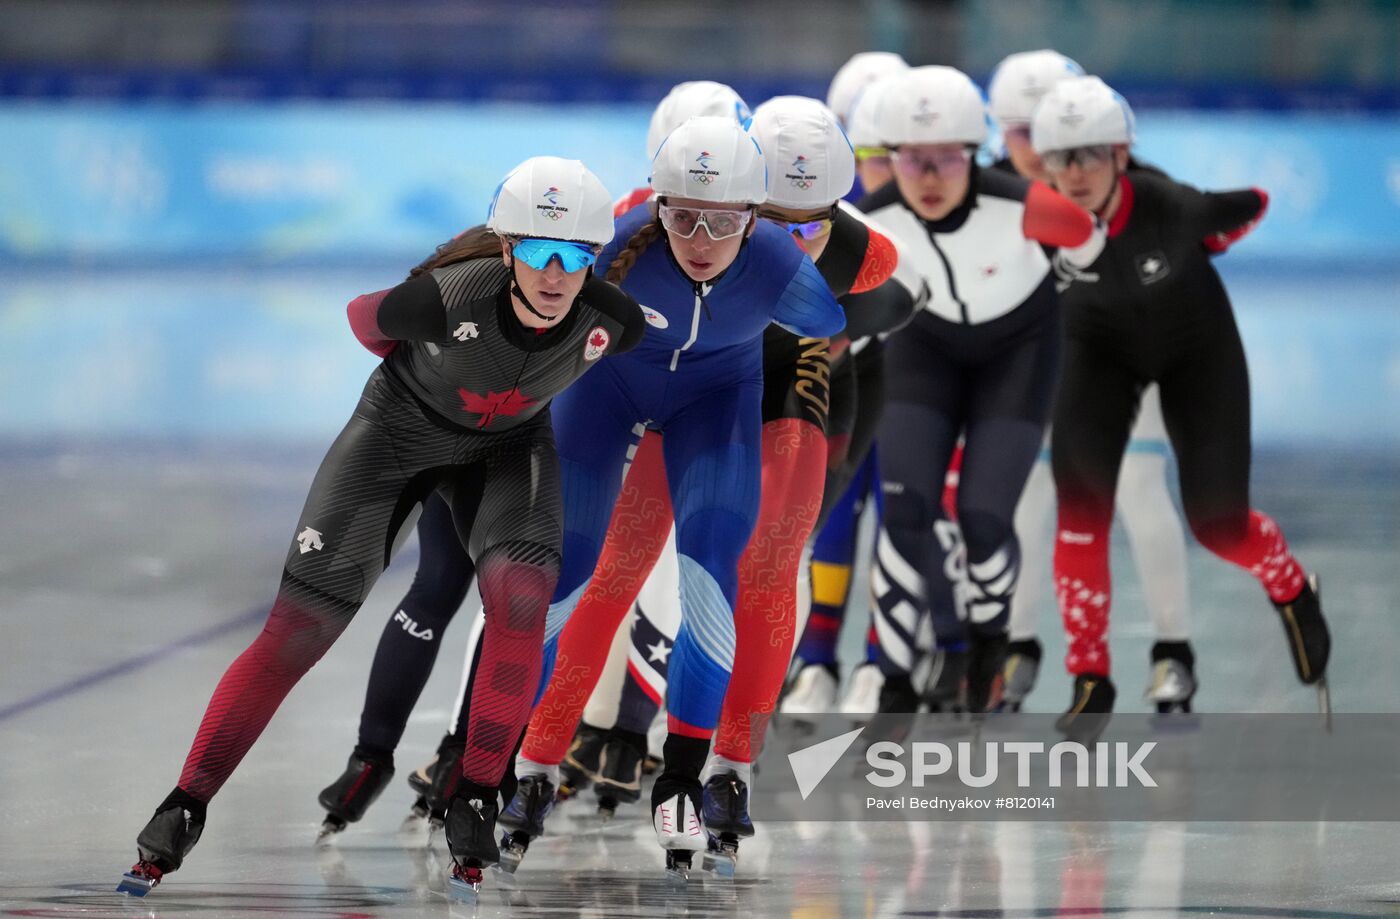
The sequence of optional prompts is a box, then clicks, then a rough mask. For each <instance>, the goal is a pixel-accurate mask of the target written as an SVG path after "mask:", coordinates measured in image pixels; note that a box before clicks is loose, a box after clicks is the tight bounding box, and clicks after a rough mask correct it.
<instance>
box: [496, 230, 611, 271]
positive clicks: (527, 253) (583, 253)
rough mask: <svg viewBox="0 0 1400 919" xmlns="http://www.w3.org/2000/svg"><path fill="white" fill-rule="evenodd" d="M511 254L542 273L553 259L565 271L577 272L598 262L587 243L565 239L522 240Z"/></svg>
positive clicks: (596, 254)
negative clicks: (556, 260) (557, 261)
mask: <svg viewBox="0 0 1400 919" xmlns="http://www.w3.org/2000/svg"><path fill="white" fill-rule="evenodd" d="M510 252H511V254H512V255H514V256H515V257H516V258H518V259H520V260H521V261H522V262H524V263H525V264H527V265H529V266H530V267H531V268H533V269H535V270H536V271H544V270H545V269H546V268H548V267H549V263H550V261H551V260H553V259H558V260H559V265H560V267H562V268H563V269H564V270H565V271H570V272H573V271H578V270H580V269H582V268H587V267H588V266H589V265H592V264H593V263H594V262H596V261H598V253H597V251H596V250H595V249H594V248H593V246H591V245H589V244H588V243H579V242H571V241H569V240H566V239H536V238H533V237H530V238H526V239H522V240H520V241H519V242H517V243H516V244H515V245H514V246H513V247H511V250H510Z"/></svg>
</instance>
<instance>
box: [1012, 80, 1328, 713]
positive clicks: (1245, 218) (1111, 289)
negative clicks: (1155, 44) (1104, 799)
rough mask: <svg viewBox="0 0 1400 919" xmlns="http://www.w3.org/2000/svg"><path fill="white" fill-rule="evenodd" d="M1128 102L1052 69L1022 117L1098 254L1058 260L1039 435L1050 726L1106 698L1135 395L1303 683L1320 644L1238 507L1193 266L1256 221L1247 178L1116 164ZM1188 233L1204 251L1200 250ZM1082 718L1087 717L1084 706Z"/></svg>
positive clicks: (1097, 709) (1207, 308)
mask: <svg viewBox="0 0 1400 919" xmlns="http://www.w3.org/2000/svg"><path fill="white" fill-rule="evenodd" d="M1133 134H1134V124H1133V116H1132V111H1131V109H1130V108H1129V107H1128V104H1127V103H1126V102H1125V101H1124V100H1123V98H1122V97H1121V96H1120V95H1118V94H1117V93H1115V92H1114V91H1113V90H1111V89H1110V88H1109V87H1108V86H1106V85H1105V84H1104V83H1103V81H1101V80H1099V79H1098V78H1097V77H1077V78H1075V79H1072V80H1065V81H1062V82H1060V83H1058V84H1056V86H1055V87H1054V88H1053V89H1052V90H1051V91H1050V92H1049V93H1048V94H1047V95H1046V97H1045V98H1044V99H1043V100H1042V101H1041V103H1040V106H1039V107H1038V108H1037V109H1036V111H1035V115H1034V118H1033V121H1032V142H1033V143H1034V145H1035V148H1036V152H1038V153H1039V154H1040V155H1041V157H1042V158H1043V159H1044V161H1045V165H1046V167H1047V169H1048V170H1049V172H1050V175H1051V178H1052V180H1053V182H1054V185H1055V187H1056V188H1057V189H1058V190H1059V191H1060V192H1061V193H1063V194H1064V195H1066V196H1067V197H1069V198H1070V199H1071V200H1073V201H1074V202H1075V203H1077V204H1079V205H1080V206H1082V207H1084V208H1087V209H1089V210H1091V211H1093V212H1094V213H1095V214H1097V215H1098V216H1099V217H1100V218H1101V219H1103V220H1105V221H1107V223H1108V234H1109V239H1108V243H1107V245H1106V246H1105V248H1104V251H1103V253H1102V254H1101V255H1100V256H1099V257H1098V258H1097V259H1096V260H1094V261H1093V262H1092V263H1091V264H1089V265H1088V266H1087V267H1086V268H1083V269H1082V270H1074V269H1072V268H1070V267H1069V266H1064V267H1065V270H1064V271H1063V272H1062V275H1061V286H1062V287H1063V288H1064V289H1063V292H1062V293H1061V304H1062V308H1063V309H1064V312H1065V317H1066V336H1067V337H1066V348H1065V360H1064V371H1063V373H1064V376H1063V380H1062V382H1061V390H1060V396H1059V401H1058V408H1057V410H1056V413H1055V418H1054V425H1053V428H1052V434H1051V462H1052V464H1053V467H1054V473H1055V486H1056V491H1057V493H1058V501H1059V524H1058V536H1057V542H1056V548H1055V582H1056V594H1057V597H1058V600H1059V605H1060V612H1061V615H1062V616H1063V618H1064V622H1065V628H1066V631H1067V632H1068V638H1069V651H1068V654H1067V656H1066V660H1065V663H1066V666H1067V667H1068V669H1069V672H1070V673H1071V674H1072V675H1073V676H1074V678H1075V686H1074V697H1073V699H1072V702H1071V707H1070V710H1069V711H1068V712H1066V714H1065V716H1064V717H1063V718H1062V719H1061V727H1062V729H1064V730H1066V731H1067V732H1070V733H1072V734H1089V735H1092V734H1093V733H1094V732H1095V731H1097V730H1099V729H1101V728H1102V724H1103V722H1104V720H1105V716H1106V713H1107V712H1109V711H1111V710H1112V707H1113V700H1114V696H1115V692H1114V688H1113V683H1112V681H1111V680H1110V679H1109V654H1108V645H1107V642H1106V640H1105V637H1106V633H1107V629H1108V611H1109V601H1110V597H1111V587H1110V581H1109V569H1108V538H1109V525H1110V523H1111V522H1112V520H1113V498H1114V488H1115V484H1116V481H1117V478H1118V469H1119V465H1120V464H1121V462H1122V459H1123V451H1124V448H1125V446H1126V444H1127V440H1128V433H1129V429H1130V428H1131V425H1132V421H1133V416H1134V412H1135V411H1136V408H1137V404H1138V398H1139V396H1140V394H1141V392H1142V390H1143V388H1144V387H1145V386H1147V385H1148V384H1150V383H1156V384H1157V385H1158V387H1159V389H1160V391H1161V401H1162V414H1163V416H1164V418H1165V421H1166V429H1167V434H1168V437H1169V438H1170V440H1171V445H1172V449H1173V451H1174V452H1175V454H1176V460H1177V467H1178V471H1179V477H1180V483H1181V497H1182V503H1183V505H1184V507H1185V511H1186V519H1187V522H1188V523H1189V525H1190V527H1191V531H1192V532H1193V533H1194V534H1195V536H1196V538H1197V539H1198V540H1200V542H1201V544H1202V545H1204V546H1205V547H1206V548H1207V549H1210V550H1211V551H1212V552H1214V553H1215V554H1216V555H1218V556H1220V557H1221V558H1223V559H1225V560H1227V561H1230V562H1233V563H1234V564H1236V565H1239V566H1240V567H1242V568H1244V569H1246V570H1247V571H1249V572H1250V573H1251V574H1253V575H1254V576H1255V577H1256V578H1258V580H1259V583H1260V584H1261V585H1262V586H1263V588H1264V590H1265V592H1266V593H1267V594H1268V596H1269V599H1270V601H1272V602H1273V604H1274V607H1275V608H1276V609H1277V610H1278V613H1279V616H1280V617H1281V618H1282V620H1283V625H1284V631H1285V633H1286V635H1287V638H1288V647H1289V651H1290V652H1291V654H1292V656H1293V662H1294V666H1295V667H1296V669H1297V672H1298V678H1299V679H1300V680H1302V681H1303V682H1304V683H1307V684H1318V685H1319V688H1320V690H1321V691H1322V693H1323V695H1322V701H1323V702H1324V704H1325V702H1326V697H1325V687H1326V684H1325V681H1324V675H1325V673H1326V668H1327V658H1328V654H1329V651H1330V648H1331V641H1330V638H1329V635H1328V631H1327V624H1326V621H1325V619H1324V618H1323V615H1322V609H1321V606H1320V604H1319V601H1318V595H1317V580H1316V578H1315V577H1311V576H1309V575H1307V574H1306V573H1305V572H1304V570H1303V568H1302V566H1301V565H1299V563H1298V561H1297V559H1295V558H1294V557H1293V554H1292V553H1291V552H1290V551H1289V549H1288V545H1287V543H1286V542H1285V541H1284V538H1283V532H1282V531H1281V530H1280V529H1279V527H1278V524H1276V523H1275V522H1274V521H1273V519H1271V518H1270V517H1269V516H1267V515H1266V514H1263V513H1261V512H1259V511H1257V510H1254V509H1253V508H1251V506H1250V503H1249V464H1250V435H1249V372H1248V368H1247V366H1246V364H1245V356H1244V349H1243V347H1242V346H1241V343H1240V336H1239V331H1238V329H1237V328H1236V326H1235V317H1234V312H1233V310H1232V309H1231V306H1230V299H1229V297H1228V295H1227V294H1226V292H1225V287H1224V285H1223V284H1222V283H1221V281H1220V276H1219V274H1217V273H1216V271H1215V268H1214V266H1213V265H1212V264H1211V262H1210V253H1211V250H1212V249H1216V250H1218V249H1222V248H1224V247H1226V246H1228V245H1229V244H1230V243H1231V242H1232V241H1233V240H1235V239H1237V238H1238V237H1239V236H1241V235H1242V234H1244V233H1245V232H1247V231H1248V230H1249V228H1250V227H1251V226H1252V225H1253V224H1254V223H1255V222H1256V221H1258V220H1259V219H1260V217H1262V216H1263V213H1264V209H1265V206H1266V205H1267V204H1268V197H1267V196H1266V195H1265V193H1264V192H1263V191H1261V190H1259V189H1243V190H1238V191H1229V192H1218V193H1205V192H1201V191H1198V190H1196V189H1194V188H1192V187H1190V186H1188V185H1183V184H1181V183H1179V182H1176V181H1173V180H1172V179H1170V178H1168V177H1166V176H1164V175H1161V174H1157V173H1150V172H1145V171H1140V170H1135V169H1131V168H1129V147H1130V145H1131V144H1132V142H1133ZM1202 239H1205V240H1206V245H1205V246H1203V245H1202V244H1201V241H1202ZM1086 716H1087V717H1086Z"/></svg>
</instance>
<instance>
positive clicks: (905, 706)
mask: <svg viewBox="0 0 1400 919" xmlns="http://www.w3.org/2000/svg"><path fill="white" fill-rule="evenodd" d="M918 710H919V693H918V691H917V690H915V689H914V681H913V679H912V678H911V677H910V676H909V675H908V674H905V673H901V674H899V675H897V676H887V677H885V682H884V683H883V684H882V685H881V686H880V702H879V707H878V709H877V711H878V712H879V713H880V714H882V715H895V714H899V715H903V714H913V713H915V712H917V711H918Z"/></svg>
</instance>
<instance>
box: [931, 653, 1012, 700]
mask: <svg viewBox="0 0 1400 919" xmlns="http://www.w3.org/2000/svg"><path fill="white" fill-rule="evenodd" d="M970 657H971V655H970V654H969V653H968V652H967V651H965V650H962V651H953V650H948V649H946V648H936V649H935V650H934V652H933V668H932V669H931V670H930V671H929V675H928V681H927V682H926V683H925V684H924V698H923V701H924V704H925V705H927V706H928V710H929V711H930V712H932V713H934V714H951V715H958V714H961V713H963V712H966V711H967V710H968V705H967V679H968V667H969V664H970V660H969V658H970ZM998 666H999V665H998Z"/></svg>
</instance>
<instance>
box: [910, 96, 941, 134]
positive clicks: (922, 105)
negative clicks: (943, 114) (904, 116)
mask: <svg viewBox="0 0 1400 919" xmlns="http://www.w3.org/2000/svg"><path fill="white" fill-rule="evenodd" d="M909 117H910V119H911V120H912V121H913V122H914V123H915V124H917V125H920V126H922V127H925V128H926V127H928V126H929V125H931V124H933V123H934V122H935V121H937V120H938V112H936V111H934V110H933V109H932V108H931V107H930V103H929V100H928V97H927V96H924V97H921V98H920V99H919V104H918V105H917V106H916V107H915V109H914V113H913V114H912V115H910V116H909Z"/></svg>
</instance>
